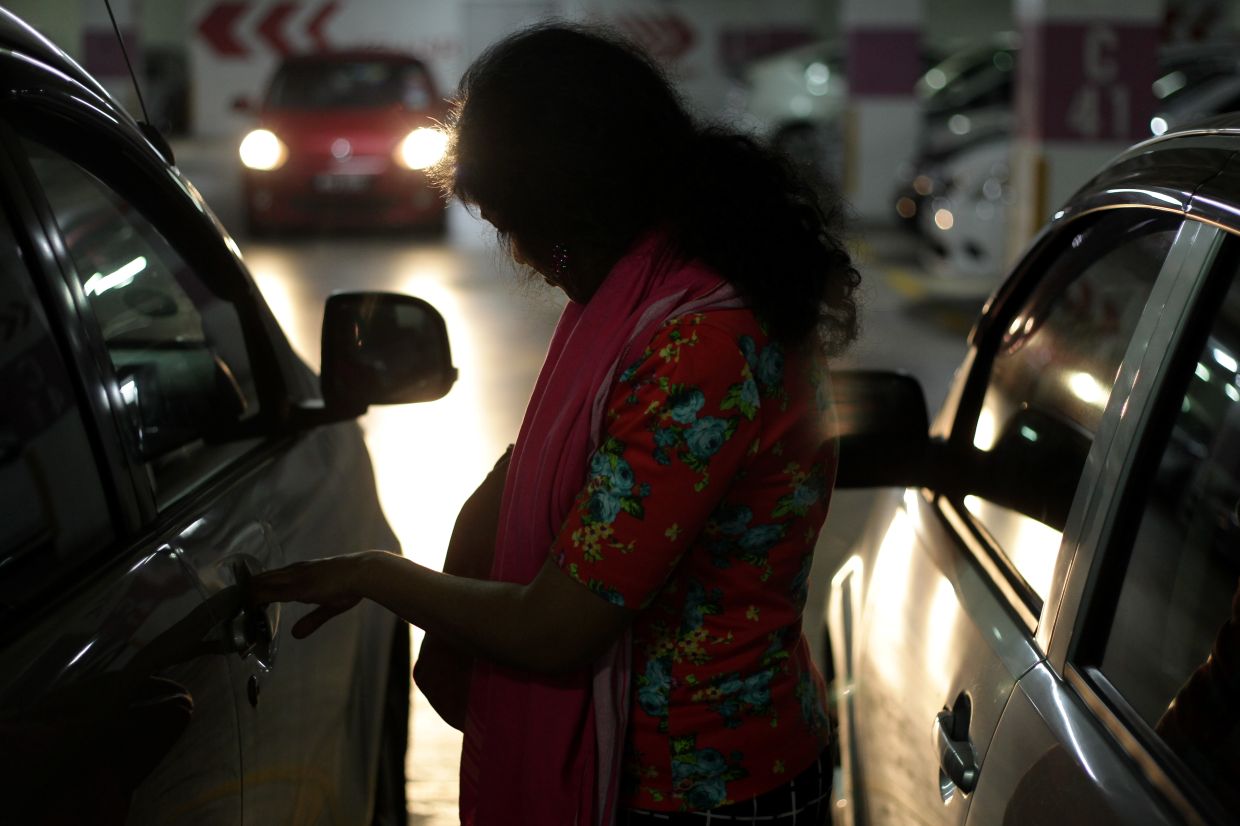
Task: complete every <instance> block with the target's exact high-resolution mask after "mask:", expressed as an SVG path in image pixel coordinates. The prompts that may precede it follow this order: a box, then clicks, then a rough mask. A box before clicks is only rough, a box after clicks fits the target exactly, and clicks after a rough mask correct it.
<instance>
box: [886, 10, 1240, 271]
mask: <svg viewBox="0 0 1240 826" xmlns="http://www.w3.org/2000/svg"><path fill="white" fill-rule="evenodd" d="M1019 54H1020V53H1019V38H1016V37H1015V36H1014V35H1011V34H1001V35H999V36H997V37H996V38H995V39H993V40H991V41H987V42H984V43H982V44H980V45H978V46H973V47H969V48H966V49H964V50H962V51H961V52H959V53H957V54H953V55H952V56H951V57H949V58H947V59H946V60H944V61H943V62H942V63H940V64H938V65H937V66H935V67H933V68H931V69H930V70H929V71H927V72H926V74H925V75H923V76H922V78H921V80H920V81H919V82H918V92H919V95H920V96H921V98H922V101H923V106H924V108H925V126H924V134H923V135H922V139H921V142H920V146H919V148H918V150H917V153H916V155H915V157H914V158H913V159H912V160H910V161H909V162H907V163H905V164H903V165H902V166H901V168H900V169H899V170H898V172H897V175H896V186H895V192H894V194H893V196H892V203H893V204H894V206H895V212H896V215H897V216H898V218H899V222H900V225H901V226H903V227H905V228H907V229H910V230H913V231H914V232H917V233H918V234H921V235H922V236H923V237H925V238H926V239H927V240H928V241H929V244H930V247H931V250H930V251H931V253H933V254H932V255H931V256H930V257H929V258H928V260H927V261H926V266H927V268H928V269H929V270H930V271H931V272H932V273H933V274H934V275H935V276H940V275H941V276H942V277H943V278H944V279H946V281H945V283H944V284H942V285H940V286H943V287H944V288H945V289H947V290H948V291H957V290H958V289H959V288H960V286H961V285H959V284H956V283H953V282H954V280H955V277H956V276H957V275H963V276H965V277H966V279H965V280H967V279H968V277H969V276H971V275H975V274H979V273H981V272H986V271H987V270H986V269H985V268H987V267H988V268H989V270H988V272H989V274H990V276H991V281H990V283H989V284H987V283H986V282H985V280H984V279H981V280H980V281H979V283H980V284H982V287H983V294H985V293H988V292H989V291H990V289H992V288H993V287H994V285H995V284H996V283H997V282H998V278H999V276H1000V275H1001V274H1002V268H1001V267H996V264H1002V262H1003V256H1004V252H1005V251H1004V250H1003V249H1002V244H1003V241H1004V239H1005V237H1006V231H1005V221H1006V211H1005V210H1004V209H1002V207H1003V206H1004V205H1005V204H1006V203H1010V200H1011V198H1010V197H1005V198H1003V199H1002V201H1003V203H996V202H997V201H1000V200H1001V199H999V198H996V197H993V196H989V197H986V198H979V197H977V196H978V195H979V190H978V189H977V188H972V189H970V188H966V187H961V186H960V185H959V182H960V181H962V180H963V181H967V182H970V183H972V182H973V181H974V180H975V179H977V178H978V176H979V175H981V174H983V172H984V170H986V169H991V168H993V169H994V170H996V172H995V174H993V175H990V176H989V177H991V178H994V180H995V183H993V184H991V185H989V186H988V187H987V189H988V190H990V191H991V192H995V191H997V190H995V187H996V186H1001V187H1002V188H1003V189H1004V191H1005V192H1006V190H1007V185H1008V180H1007V163H1006V161H1004V162H1001V163H1000V162H996V161H995V160H994V159H993V157H992V156H993V154H994V153H995V151H996V150H997V149H998V148H999V147H1001V146H1002V144H1003V143H1005V142H1008V143H1010V140H1011V134H1012V130H1013V127H1014V113H1013V108H1012V101H1013V96H1014V91H1015V90H1014V88H1013V85H1012V84H1013V67H1014V66H1015V65H1016V62H1017V60H1018V59H1019ZM1238 54H1240V53H1238V52H1237V51H1236V48H1235V46H1234V45H1231V44H1227V43H1192V44H1181V45H1174V46H1165V47H1163V48H1162V49H1161V50H1160V52H1159V55H1158V77H1157V79H1156V80H1155V81H1154V83H1153V86H1152V89H1151V91H1152V93H1153V95H1154V98H1155V100H1157V101H1158V104H1157V111H1156V114H1155V116H1154V117H1153V118H1152V119H1151V121H1150V134H1151V135H1160V134H1162V133H1163V132H1165V131H1167V130H1168V129H1174V128H1176V127H1179V126H1182V125H1184V124H1185V123H1188V122H1190V121H1192V120H1196V119H1200V118H1202V117H1206V116H1209V115H1215V114H1220V113H1222V112H1229V111H1234V110H1235V109H1236V108H1237V100H1236V98H1237V89H1236V82H1237V79H1240V57H1238V56H1237V55H1238ZM986 201H989V202H990V204H989V205H987V204H986V203H985V202H986ZM991 206H995V207H999V209H991ZM942 209H947V210H949V212H951V213H952V214H953V217H954V218H956V219H957V220H955V221H952V222H951V225H949V226H948V227H947V228H946V229H944V228H943V224H944V223H947V222H946V221H943V220H936V214H937V213H939V211H940V210H942ZM971 211H972V212H976V213H977V214H976V216H975V215H973V214H970V213H971ZM954 226H961V227H965V228H968V229H965V230H964V231H963V232H962V231H960V230H957V231H955V235H956V236H957V237H954V238H945V237H944V236H943V233H952V232H953V227H954ZM932 230H938V232H935V231H932ZM962 234H963V235H971V236H972V237H971V238H963V239H962V238H960V237H959V236H960V235H962ZM975 253H980V254H975ZM975 280H976V279H975ZM932 286H933V285H932Z"/></svg>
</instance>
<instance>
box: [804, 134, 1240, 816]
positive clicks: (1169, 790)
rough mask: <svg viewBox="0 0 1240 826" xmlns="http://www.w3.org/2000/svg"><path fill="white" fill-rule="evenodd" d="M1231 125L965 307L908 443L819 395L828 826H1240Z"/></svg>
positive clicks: (1238, 329)
mask: <svg viewBox="0 0 1240 826" xmlns="http://www.w3.org/2000/svg"><path fill="white" fill-rule="evenodd" d="M1238 235H1240V116H1234V115H1233V116H1225V117H1222V118H1219V119H1216V120H1214V121H1210V122H1207V123H1205V124H1204V125H1202V126H1200V127H1198V128H1192V129H1186V130H1183V131H1179V132H1176V133H1173V134H1167V135H1164V136H1162V137H1159V138H1155V139H1153V140H1150V141H1147V142H1145V143H1142V144H1139V145H1138V146H1136V147H1134V148H1132V149H1131V150H1129V151H1128V152H1126V153H1125V154H1123V155H1122V156H1120V157H1119V158H1117V159H1116V160H1115V161H1113V162H1112V163H1111V164H1110V165H1109V166H1108V167H1107V168H1106V169H1105V170H1104V171H1102V172H1101V173H1100V174H1099V175H1098V176H1097V177H1095V178H1094V179H1093V180H1092V181H1090V182H1089V183H1088V184H1087V185H1086V186H1085V187H1084V188H1082V189H1081V190H1080V191H1079V192H1078V193H1077V194H1076V195H1075V196H1074V197H1073V198H1072V199H1071V201H1070V202H1069V203H1068V204H1067V205H1066V206H1065V207H1064V208H1063V209H1062V210H1060V211H1059V212H1057V213H1056V214H1055V217H1054V220H1053V221H1051V223H1050V224H1049V225H1048V226H1047V227H1046V228H1045V229H1044V230H1043V232H1042V233H1041V234H1040V236H1039V237H1038V238H1037V239H1036V240H1035V242H1034V243H1033V244H1032V246H1031V248H1030V249H1029V251H1028V253H1027V254H1026V255H1025V256H1024V258H1023V260H1021V261H1020V262H1019V263H1018V264H1017V265H1016V267H1015V268H1014V270H1013V271H1012V273H1011V275H1010V276H1009V278H1008V279H1007V281H1006V282H1005V283H1004V284H1003V286H1002V287H1001V288H1000V289H999V290H998V292H997V293H995V295H994V296H993V297H992V298H991V299H990V301H989V302H988V303H987V305H986V307H985V309H984V310H983V313H982V315H981V317H980V319H979V320H978V322H977V324H976V326H975V328H974V330H973V332H972V334H971V337H970V348H969V350H968V353H967V355H966V357H965V359H964V362H963V363H962V364H961V366H960V368H959V370H958V371H957V373H956V376H955V379H954V381H953V386H952V389H951V390H950V392H949V394H948V398H947V401H946V403H945V405H944V407H943V409H942V410H941V411H940V412H939V414H938V416H937V417H936V418H935V419H934V420H933V423H932V424H930V425H929V427H928V435H927V416H926V412H925V402H924V400H923V396H922V394H921V391H920V388H919V387H918V386H917V384H916V382H915V381H914V380H912V379H909V378H908V377H905V376H900V375H895V374H883V373H869V374H866V373H851V374H849V373H843V374H840V375H839V376H838V377H837V381H836V390H837V396H838V402H839V403H838V409H839V411H840V429H841V434H842V446H841V475H840V483H841V484H842V485H844V486H853V487H875V488H879V489H880V490H879V491H878V492H877V503H876V505H875V509H874V512H873V516H872V519H871V521H870V523H869V525H868V527H867V529H866V531H865V534H864V536H863V537H862V539H861V540H860V541H859V542H858V543H857V544H856V546H855V547H854V548H853V551H852V554H851V555H850V556H849V557H848V558H847V560H846V561H845V562H844V564H843V565H841V566H840V567H839V569H838V570H837V571H835V572H834V576H833V578H832V583H831V590H830V597H829V603H828V606H827V610H826V619H827V630H828V635H829V642H830V648H831V657H832V663H833V670H834V675H833V678H834V682H835V688H836V691H835V696H836V698H837V712H838V720H839V738H838V742H839V751H840V768H841V778H842V780H841V783H840V788H839V789H838V790H837V791H838V794H839V797H840V800H839V802H838V805H839V809H838V816H837V822H840V823H844V824H1000V823H1002V824H1054V825H1055V826H1069V824H1089V826H1097V824H1101V823H1123V824H1162V823H1167V824H1171V823H1177V824H1178V823H1220V822H1234V820H1235V818H1236V816H1237V813H1238V812H1240V725H1238V721H1240V596H1238V595H1237V594H1238V591H1237V585H1238V581H1240V377H1238V375H1237V374H1238V371H1240V275H1238V269H1240V237H1237V236H1238Z"/></svg>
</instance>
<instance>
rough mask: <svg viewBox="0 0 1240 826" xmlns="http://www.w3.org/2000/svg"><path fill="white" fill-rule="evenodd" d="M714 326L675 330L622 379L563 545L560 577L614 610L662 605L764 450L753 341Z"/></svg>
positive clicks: (674, 326)
mask: <svg viewBox="0 0 1240 826" xmlns="http://www.w3.org/2000/svg"><path fill="white" fill-rule="evenodd" d="M707 318H708V317H707V316H705V315H701V314H699V315H694V316H687V317H685V318H682V319H673V320H672V321H669V322H668V324H666V325H665V326H664V327H663V328H661V329H660V331H659V333H657V334H656V336H655V337H654V339H653V340H652V341H651V343H650V346H649V347H647V349H646V351H645V352H644V353H643V355H642V357H641V358H640V359H639V360H638V361H637V362H636V363H634V364H632V365H630V366H629V367H628V368H626V369H625V370H624V371H623V372H622V373H621V374H620V376H619V378H618V380H617V382H616V385H615V387H614V388H613V390H612V393H611V397H610V399H609V402H608V408H607V418H606V420H605V424H604V432H603V434H602V438H601V440H600V445H599V448H598V450H597V451H596V452H595V453H594V455H593V456H592V457H591V458H590V465H589V470H588V479H587V482H586V486H585V487H584V488H583V489H582V491H581V492H580V493H579V494H578V495H577V497H576V499H575V501H574V505H573V508H572V510H571V512H570V513H569V516H568V519H567V520H566V522H565V524H564V527H563V529H562V530H561V532H560V535H559V536H558V537H557V539H556V543H555V547H554V549H553V553H554V554H555V556H556V559H557V561H558V563H559V565H560V566H561V568H563V569H564V570H565V571H566V572H567V573H568V574H569V576H571V577H572V578H573V579H575V580H577V581H578V582H580V583H581V584H583V585H585V586H586V587H588V588H590V589H591V590H592V591H594V592H595V593H597V594H599V595H600V596H602V597H603V598H605V599H607V600H608V601H609V602H612V603H613V604H615V605H620V606H624V607H627V608H633V609H641V608H644V607H645V606H646V605H648V604H649V603H650V601H651V600H653V598H654V597H655V596H656V595H657V594H658V592H659V590H660V588H661V587H662V586H663V584H664V583H665V582H666V581H667V579H668V577H669V576H670V575H671V573H672V571H673V570H674V569H675V567H676V564H677V562H678V561H679V560H680V558H681V556H682V555H683V554H684V553H685V551H686V550H687V549H688V548H689V547H690V546H691V545H692V544H693V543H694V541H695V540H696V539H697V537H698V536H699V535H700V534H701V532H702V529H703V527H704V526H705V524H706V522H707V520H708V519H709V518H710V516H711V514H712V512H713V511H714V510H715V508H716V507H717V506H718V505H719V503H720V502H721V501H722V500H723V498H724V496H725V494H726V493H727V489H728V486H729V485H730V483H731V481H732V479H733V478H734V477H735V475H736V473H737V472H738V471H739V470H740V469H741V468H742V466H743V465H744V463H745V461H746V459H747V457H748V456H749V455H750V454H751V452H752V451H753V450H754V449H755V448H756V439H757V438H758V434H759V426H760V422H759V406H760V397H759V392H758V387H757V385H756V383H755V381H754V377H753V375H752V371H751V368H750V365H749V361H748V360H747V359H746V356H745V352H744V351H743V350H742V347H743V346H744V343H745V341H749V342H750V343H752V340H751V339H744V340H742V339H743V337H738V334H737V332H735V331H732V330H729V329H728V328H727V327H724V326H717V325H715V324H712V323H710V322H709V321H705V319H707Z"/></svg>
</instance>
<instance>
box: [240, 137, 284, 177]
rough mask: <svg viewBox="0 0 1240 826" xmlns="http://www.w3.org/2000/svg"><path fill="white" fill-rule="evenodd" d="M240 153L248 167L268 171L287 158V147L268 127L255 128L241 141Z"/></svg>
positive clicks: (278, 166)
mask: <svg viewBox="0 0 1240 826" xmlns="http://www.w3.org/2000/svg"><path fill="white" fill-rule="evenodd" d="M240 155H241V162H242V163H243V164H245V165H246V166H248V167H249V168H250V169H257V170H260V171H262V172H270V171H271V170H273V169H279V168H280V167H281V166H283V165H284V162H285V161H286V160H288V147H287V146H285V145H284V141H282V140H280V139H279V138H278V137H276V133H275V132H272V131H271V130H270V129H255V130H254V131H253V132H251V133H250V134H248V135H246V136H245V138H244V139H243V140H242V141H241V149H240Z"/></svg>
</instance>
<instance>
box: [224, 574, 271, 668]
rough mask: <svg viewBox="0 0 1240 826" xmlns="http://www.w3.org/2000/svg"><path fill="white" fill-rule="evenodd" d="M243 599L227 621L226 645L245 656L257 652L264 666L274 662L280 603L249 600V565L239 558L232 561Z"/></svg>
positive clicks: (260, 662)
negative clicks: (259, 603) (251, 602)
mask: <svg viewBox="0 0 1240 826" xmlns="http://www.w3.org/2000/svg"><path fill="white" fill-rule="evenodd" d="M233 573H234V575H235V576H236V582H237V590H238V591H239V592H240V596H241V600H240V606H239V610H238V611H237V613H236V614H235V615H234V616H233V618H232V619H231V620H230V621H229V622H228V623H227V624H226V625H225V628H224V634H225V641H224V642H225V645H226V646H227V648H228V650H230V651H232V652H233V653H235V654H237V655H239V656H240V657H241V658H242V659H245V658H246V657H248V656H250V655H251V654H253V655H254V658H255V660H256V661H257V662H258V664H259V665H261V666H262V667H263V668H264V669H270V668H271V667H272V665H274V664H275V657H276V640H277V633H278V632H279V630H280V604H279V603H277V602H273V603H271V604H270V605H264V606H261V607H260V606H257V605H252V604H250V599H249V594H250V576H251V573H250V568H249V566H248V565H247V564H246V563H245V562H243V561H241V560H238V561H236V562H234V563H233Z"/></svg>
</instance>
